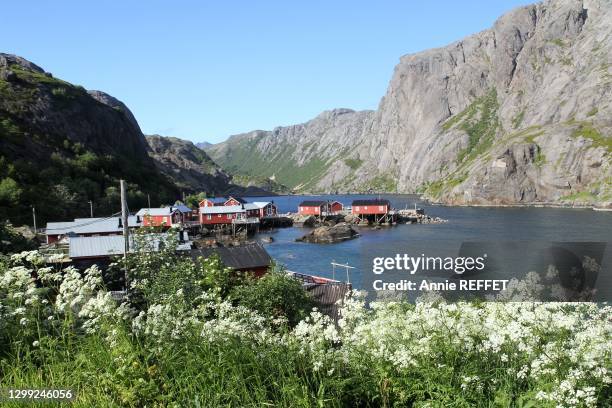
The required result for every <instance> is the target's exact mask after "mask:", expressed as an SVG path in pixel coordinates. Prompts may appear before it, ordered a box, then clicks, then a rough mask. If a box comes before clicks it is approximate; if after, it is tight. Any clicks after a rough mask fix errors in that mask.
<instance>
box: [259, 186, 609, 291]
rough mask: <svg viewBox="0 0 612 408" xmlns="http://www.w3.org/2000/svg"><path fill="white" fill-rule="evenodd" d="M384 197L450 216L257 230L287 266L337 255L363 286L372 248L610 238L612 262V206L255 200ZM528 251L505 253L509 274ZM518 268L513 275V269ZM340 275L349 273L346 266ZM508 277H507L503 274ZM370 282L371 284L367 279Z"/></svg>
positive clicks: (310, 268) (448, 249)
mask: <svg viewBox="0 0 612 408" xmlns="http://www.w3.org/2000/svg"><path fill="white" fill-rule="evenodd" d="M378 197H380V198H384V199H387V200H389V201H390V202H391V205H392V207H394V208H396V209H402V208H413V207H414V205H415V204H416V205H417V207H420V208H423V209H425V213H426V214H427V215H429V216H431V217H440V218H443V219H447V220H448V223H444V224H407V225H396V226H392V227H382V228H381V229H372V228H369V227H357V230H358V232H359V233H360V235H361V236H360V237H359V238H357V239H354V240H350V241H345V242H340V243H336V244H311V243H303V242H295V239H296V238H299V237H301V236H302V235H304V234H306V233H307V232H308V231H309V230H310V229H309V228H280V229H276V230H273V231H264V232H262V233H260V234H259V236H258V238H263V237H268V236H271V237H272V238H274V242H272V243H268V244H264V245H265V247H266V249H267V251H268V252H269V253H270V255H271V256H272V257H273V258H274V259H275V260H276V261H277V262H278V263H280V264H283V265H284V266H285V267H286V268H287V269H288V270H291V271H295V272H300V273H306V274H312V275H318V276H324V277H329V278H331V277H332V267H331V264H330V263H331V262H332V261H336V262H339V263H349V264H350V265H352V266H355V267H356V268H357V269H355V270H353V271H352V272H351V275H350V279H351V282H352V283H353V285H354V286H355V287H357V288H363V286H364V285H365V284H366V283H367V279H368V276H364V270H365V275H368V274H370V275H371V270H367V262H370V260H371V257H372V256H383V254H382V253H381V252H384V253H385V254H394V253H399V254H403V253H409V254H411V255H415V256H418V255H420V254H422V253H424V254H426V255H428V256H430V255H431V256H456V255H457V253H458V250H459V247H460V246H461V244H462V243H464V242H487V243H494V242H499V243H506V242H514V243H517V242H518V243H520V242H523V243H524V242H525V241H527V242H534V243H537V242H560V241H561V242H606V243H607V249H606V256H605V257H604V259H605V261H604V265H603V268H602V269H603V270H606V271H607V270H609V269H610V268H609V265H610V262H609V261H610V253H612V213H611V212H598V211H593V210H591V209H572V208H535V207H447V206H439V205H432V204H430V203H428V202H425V201H422V200H420V199H419V197H418V196H416V195H392V194H389V195H386V194H382V195H326V196H275V197H257V198H252V199H250V201H274V202H275V204H276V205H277V206H278V210H279V212H281V213H286V212H296V211H297V207H298V204H299V203H300V202H301V201H303V200H316V199H322V200H337V201H340V202H341V203H343V204H344V205H350V204H351V202H352V201H353V200H355V199H363V198H378ZM520 258H521V257H516V256H515V257H513V258H512V259H503V260H498V261H499V262H501V263H503V269H504V270H505V271H506V272H507V274H508V277H512V276H516V274H518V275H520V276H522V275H524V273H525V272H527V271H526V270H524V269H525V268H526V267H527V266H526V265H525V260H524V259H520ZM510 275H512V276H510ZM336 278H337V279H341V280H346V273H345V271H344V270H337V271H336ZM500 278H503V277H500ZM365 289H368V288H367V287H366V288H365Z"/></svg>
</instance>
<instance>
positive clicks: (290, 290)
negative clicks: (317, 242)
mask: <svg viewBox="0 0 612 408" xmlns="http://www.w3.org/2000/svg"><path fill="white" fill-rule="evenodd" d="M231 297H232V298H233V299H234V300H235V301H237V303H238V304H240V305H242V306H244V307H246V308H248V309H250V310H254V311H256V312H258V313H260V314H262V315H264V316H272V317H274V318H286V319H287V321H288V322H289V324H290V325H291V326H294V325H295V324H297V323H298V322H299V321H300V320H302V319H303V318H304V317H306V316H307V315H308V313H310V311H311V310H312V308H313V306H314V302H313V301H312V299H311V298H310V296H309V295H308V293H307V292H306V291H305V290H304V289H303V288H302V284H301V283H300V282H299V281H298V280H296V279H294V278H292V277H290V276H288V275H286V274H285V273H283V272H281V271H271V272H269V273H268V274H266V275H264V276H263V277H262V278H259V279H257V278H254V279H249V280H248V284H245V285H240V286H237V287H235V288H234V290H233V291H232V295H231Z"/></svg>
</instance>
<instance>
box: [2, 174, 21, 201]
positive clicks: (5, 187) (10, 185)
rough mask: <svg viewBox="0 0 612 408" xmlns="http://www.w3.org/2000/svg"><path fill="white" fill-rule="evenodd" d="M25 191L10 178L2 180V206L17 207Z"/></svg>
mask: <svg viewBox="0 0 612 408" xmlns="http://www.w3.org/2000/svg"><path fill="white" fill-rule="evenodd" d="M22 192H23V190H22V189H21V188H19V185H18V184H17V182H16V181H15V180H13V179H12V178H10V177H7V178H4V179H2V180H0V204H2V205H16V204H17V203H18V202H19V198H20V197H21V193H22Z"/></svg>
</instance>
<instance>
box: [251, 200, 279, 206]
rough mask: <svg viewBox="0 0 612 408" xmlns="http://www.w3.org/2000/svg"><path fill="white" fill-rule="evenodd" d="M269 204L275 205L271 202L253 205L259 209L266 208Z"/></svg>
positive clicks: (255, 202) (254, 202)
mask: <svg viewBox="0 0 612 408" xmlns="http://www.w3.org/2000/svg"><path fill="white" fill-rule="evenodd" d="M269 204H271V205H274V203H273V202H271V201H253V205H254V206H255V207H257V208H265V207H266V206H267V205H269Z"/></svg>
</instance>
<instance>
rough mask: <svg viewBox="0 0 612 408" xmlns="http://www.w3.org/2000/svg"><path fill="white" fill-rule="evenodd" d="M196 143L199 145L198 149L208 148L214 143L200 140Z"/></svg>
mask: <svg viewBox="0 0 612 408" xmlns="http://www.w3.org/2000/svg"><path fill="white" fill-rule="evenodd" d="M195 145H196V147H197V148H198V149H202V150H204V149H206V148H208V147H210V146H212V143H209V142H199V143H196V144H195Z"/></svg>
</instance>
